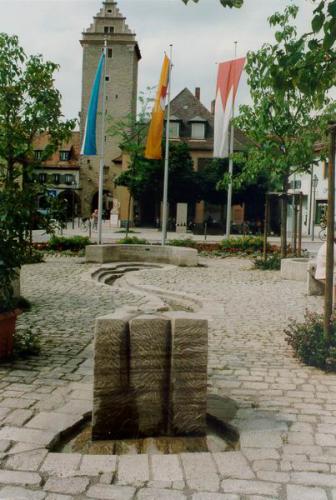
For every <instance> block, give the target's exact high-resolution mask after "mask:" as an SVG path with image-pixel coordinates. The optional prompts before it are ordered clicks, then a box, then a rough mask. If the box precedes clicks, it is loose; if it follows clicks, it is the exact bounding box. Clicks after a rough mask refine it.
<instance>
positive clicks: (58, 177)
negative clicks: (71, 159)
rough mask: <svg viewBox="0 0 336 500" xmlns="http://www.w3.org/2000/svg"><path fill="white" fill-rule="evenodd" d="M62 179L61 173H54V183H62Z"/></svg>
mask: <svg viewBox="0 0 336 500" xmlns="http://www.w3.org/2000/svg"><path fill="white" fill-rule="evenodd" d="M60 180H61V176H60V174H54V175H53V183H54V184H59V183H60Z"/></svg>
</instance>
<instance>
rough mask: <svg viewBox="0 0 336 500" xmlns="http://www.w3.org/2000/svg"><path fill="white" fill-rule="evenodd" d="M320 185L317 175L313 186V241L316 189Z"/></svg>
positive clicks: (313, 180) (313, 236) (313, 235)
mask: <svg viewBox="0 0 336 500" xmlns="http://www.w3.org/2000/svg"><path fill="white" fill-rule="evenodd" d="M317 185H318V177H317V175H316V174H315V175H314V177H313V178H312V186H313V217H312V237H311V239H312V241H314V238H315V216H316V188H317Z"/></svg>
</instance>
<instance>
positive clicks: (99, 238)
mask: <svg viewBox="0 0 336 500" xmlns="http://www.w3.org/2000/svg"><path fill="white" fill-rule="evenodd" d="M106 49H107V39H106V38H105V40H104V71H103V93H102V129H101V147H100V161H99V184H98V186H99V187H98V235H97V243H98V245H101V244H102V226H103V224H102V221H103V197H104V157H105V111H106Z"/></svg>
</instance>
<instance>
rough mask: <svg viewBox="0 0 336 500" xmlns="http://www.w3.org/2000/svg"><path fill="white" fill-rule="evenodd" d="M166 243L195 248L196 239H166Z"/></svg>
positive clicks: (173, 245)
mask: <svg viewBox="0 0 336 500" xmlns="http://www.w3.org/2000/svg"><path fill="white" fill-rule="evenodd" d="M167 245H171V246H172V247H187V248H197V246H198V245H197V241H194V240H192V239H191V238H186V239H183V240H169V241H167Z"/></svg>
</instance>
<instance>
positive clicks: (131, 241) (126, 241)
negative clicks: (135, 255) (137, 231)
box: [117, 236, 149, 245]
mask: <svg viewBox="0 0 336 500" xmlns="http://www.w3.org/2000/svg"><path fill="white" fill-rule="evenodd" d="M117 243H119V244H120V245H149V241H147V240H145V239H144V238H137V237H136V236H129V237H128V238H123V239H121V240H119V241H118V242H117Z"/></svg>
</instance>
